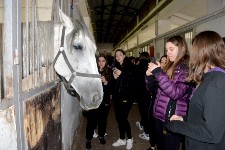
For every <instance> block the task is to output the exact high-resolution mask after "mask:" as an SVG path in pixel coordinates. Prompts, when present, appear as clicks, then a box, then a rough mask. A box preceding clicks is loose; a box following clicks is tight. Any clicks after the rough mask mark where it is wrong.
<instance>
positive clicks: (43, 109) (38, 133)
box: [24, 85, 62, 150]
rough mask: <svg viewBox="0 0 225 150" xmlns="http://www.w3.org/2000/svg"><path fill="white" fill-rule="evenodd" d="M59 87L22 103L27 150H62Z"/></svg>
mask: <svg viewBox="0 0 225 150" xmlns="http://www.w3.org/2000/svg"><path fill="white" fill-rule="evenodd" d="M60 96H61V93H60V86H59V85H57V86H56V87H54V88H51V89H49V90H46V92H45V93H41V94H40V95H37V96H36V97H34V98H32V99H29V100H27V101H25V102H24V106H25V108H24V111H25V112H24V128H25V134H26V135H25V136H26V142H27V145H28V149H29V150H42V149H45V150H60V149H62V134H61V133H62V130H61V105H60Z"/></svg>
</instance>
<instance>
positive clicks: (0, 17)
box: [0, 0, 4, 23]
mask: <svg viewBox="0 0 225 150" xmlns="http://www.w3.org/2000/svg"><path fill="white" fill-rule="evenodd" d="M3 6H4V1H3V0H0V23H3V17H4V13H3Z"/></svg>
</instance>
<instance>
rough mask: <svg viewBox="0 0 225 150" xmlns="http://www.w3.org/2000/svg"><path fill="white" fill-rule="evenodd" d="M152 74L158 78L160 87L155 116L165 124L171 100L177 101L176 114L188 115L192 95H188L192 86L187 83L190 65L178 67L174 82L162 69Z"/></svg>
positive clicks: (155, 105) (154, 108) (155, 70)
mask: <svg viewBox="0 0 225 150" xmlns="http://www.w3.org/2000/svg"><path fill="white" fill-rule="evenodd" d="M152 73H153V75H154V76H155V77H156V80H157V82H158V87H159V88H158V91H157V96H156V100H155V104H154V107H153V116H154V117H155V118H157V119H160V120H161V121H163V122H165V115H166V109H167V105H168V103H169V100H170V99H173V100H176V101H177V105H176V110H175V114H176V115H179V116H184V115H186V112H187V105H188V101H189V95H190V94H188V93H187V91H188V90H189V89H190V85H188V84H187V83H186V82H185V79H186V78H187V76H188V65H187V64H180V65H177V66H176V68H175V71H174V79H173V80H171V79H170V78H169V77H168V75H167V74H166V73H165V72H163V70H162V69H161V68H156V69H154V70H153V71H152Z"/></svg>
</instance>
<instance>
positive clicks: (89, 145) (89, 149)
mask: <svg viewBox="0 0 225 150" xmlns="http://www.w3.org/2000/svg"><path fill="white" fill-rule="evenodd" d="M86 150H91V141H87V142H86Z"/></svg>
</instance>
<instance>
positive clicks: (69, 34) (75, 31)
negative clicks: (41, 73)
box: [54, 5, 103, 110]
mask: <svg viewBox="0 0 225 150" xmlns="http://www.w3.org/2000/svg"><path fill="white" fill-rule="evenodd" d="M74 9H76V10H77V13H76V16H77V17H75V19H73V20H71V19H70V18H69V17H68V16H66V15H65V14H64V13H63V12H62V11H61V10H60V11H59V16H60V22H59V23H56V24H55V25H54V34H55V35H54V50H55V52H54V57H55V60H54V68H55V70H56V72H57V73H58V74H59V75H60V76H62V77H64V78H65V79H66V80H67V81H68V82H69V83H70V85H71V86H72V87H73V88H74V89H75V91H76V92H77V93H78V94H79V98H80V105H81V107H82V108H83V109H85V110H89V109H95V108H98V106H99V105H100V104H101V102H102V98H103V88H102V83H101V79H100V75H99V72H98V68H97V63H96V58H95V53H96V44H95V41H94V38H93V36H92V35H91V34H90V33H89V32H88V29H87V27H86V25H85V23H84V20H83V18H82V16H81V14H80V12H79V8H78V6H77V5H76V8H74Z"/></svg>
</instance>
